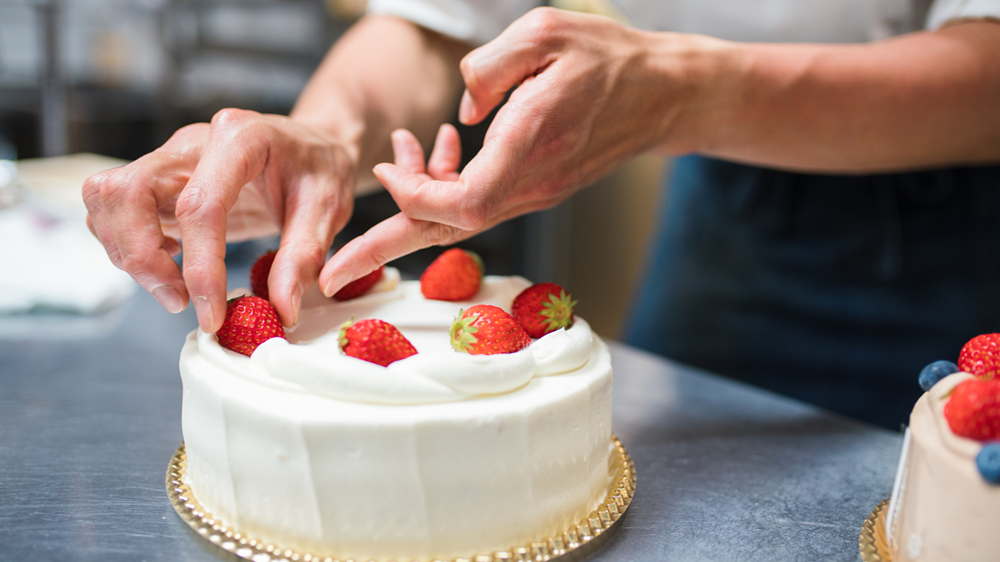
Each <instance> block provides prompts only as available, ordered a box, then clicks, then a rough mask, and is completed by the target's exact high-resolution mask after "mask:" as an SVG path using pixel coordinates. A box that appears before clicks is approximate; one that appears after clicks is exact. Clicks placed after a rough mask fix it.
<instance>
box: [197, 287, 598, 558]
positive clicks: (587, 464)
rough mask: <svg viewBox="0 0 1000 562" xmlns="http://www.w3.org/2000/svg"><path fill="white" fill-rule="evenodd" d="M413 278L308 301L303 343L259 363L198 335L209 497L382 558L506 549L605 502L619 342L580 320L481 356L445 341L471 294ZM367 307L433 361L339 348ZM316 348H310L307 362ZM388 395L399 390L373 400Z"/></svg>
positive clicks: (248, 525) (205, 493) (503, 293)
mask: <svg viewBox="0 0 1000 562" xmlns="http://www.w3.org/2000/svg"><path fill="white" fill-rule="evenodd" d="M527 284H528V282H527V281H525V280H523V279H520V278H489V277H488V278H486V282H485V283H484V289H483V290H482V291H481V294H479V295H477V298H476V299H475V302H477V303H478V302H484V301H485V302H488V301H493V302H491V304H493V303H494V302H495V303H498V304H497V305H498V306H501V307H506V308H508V309H509V306H510V301H511V300H512V299H513V297H514V296H516V294H517V292H519V291H520V288H519V287H521V288H523V287H524V286H527ZM389 285H392V284H391V283H390V284H389ZM415 285H416V284H415V283H412V284H407V283H398V282H397V285H396V286H383V287H381V289H380V290H379V291H376V292H375V294H373V295H367V296H365V297H361V299H359V301H361V302H357V303H353V302H347V303H325V304H323V305H321V306H317V307H312V308H308V309H306V310H304V311H303V313H302V315H301V317H302V321H301V322H300V325H299V326H297V327H296V328H295V330H292V331H290V333H289V341H290V342H291V343H286V342H283V341H277V340H271V341H269V342H267V343H266V344H265V345H262V346H261V347H260V348H258V350H257V351H256V352H255V353H254V357H253V358H252V359H250V358H247V357H244V356H238V355H237V354H231V355H229V353H231V352H227V351H226V350H224V349H222V348H219V347H218V344H217V342H213V341H212V338H211V336H208V335H205V334H195V333H192V335H190V336H189V337H188V340H187V342H186V343H185V345H184V349H183V351H182V354H181V374H182V378H183V381H184V403H183V430H184V438H185V445H186V449H187V456H188V478H189V484H190V485H191V487H192V490H193V491H194V493H195V495H196V497H197V498H198V499H199V501H200V502H201V503H202V505H203V506H205V507H206V508H207V509H208V510H209V511H210V512H211V513H213V514H214V515H216V516H218V517H220V518H221V519H222V520H223V521H224V522H225V523H226V524H227V525H231V526H233V527H235V528H237V529H241V530H243V531H244V532H246V533H252V534H254V535H256V536H259V537H262V538H264V539H265V540H269V541H272V542H275V543H277V544H285V545H290V546H294V547H296V548H300V549H303V550H305V551H312V552H316V553H319V552H333V553H336V554H338V555H340V556H342V557H344V558H346V557H353V558H355V559H376V560H388V559H394V558H398V559H410V558H450V557H455V556H462V555H469V554H474V553H485V552H492V551H494V550H502V549H505V548H509V547H511V546H513V545H515V544H521V543H525V542H529V541H531V540H534V539H537V538H541V537H543V536H545V535H546V534H552V533H555V532H557V531H559V530H562V529H563V528H565V527H567V526H569V525H570V524H572V523H574V522H576V521H577V520H579V519H581V518H582V517H584V516H585V515H587V514H588V513H589V512H590V511H591V510H593V509H594V508H595V507H596V506H597V504H598V503H599V502H600V500H601V499H602V498H603V495H604V493H605V491H606V489H607V486H608V484H609V483H610V478H611V475H610V474H609V470H608V466H609V460H610V458H611V452H612V449H611V382H612V375H611V361H610V354H609V353H608V349H607V346H606V345H605V344H604V343H603V342H601V341H600V340H599V339H598V338H596V336H593V334H592V333H591V332H590V328H589V326H587V325H586V323H585V322H583V321H578V322H577V323H576V324H575V325H574V326H573V327H572V328H570V329H569V330H561V331H559V332H555V333H553V334H549V335H548V336H545V337H543V338H540V339H539V340H537V341H535V342H533V343H532V344H531V346H529V347H528V348H527V349H525V350H523V351H522V352H518V353H515V354H511V355H520V357H517V358H500V360H499V361H490V360H489V359H490V357H485V358H474V359H476V361H475V364H473V363H469V362H467V361H466V360H467V359H468V358H469V357H468V356H464V357H463V356H461V354H458V353H456V352H454V351H452V350H450V348H448V344H447V326H448V325H449V324H450V321H451V319H453V318H454V317H455V315H456V313H457V310H458V309H459V308H461V307H463V306H464V305H465V304H467V303H444V302H439V301H426V300H425V299H422V297H419V287H415ZM414 291H416V292H415V293H414ZM418 297H419V298H418ZM362 299H368V300H367V301H362ZM424 305H426V306H424ZM351 314H354V315H355V317H356V318H358V319H360V318H365V317H378V318H380V319H383V320H386V321H388V322H391V323H393V324H395V325H396V326H397V327H399V328H400V330H401V331H402V332H403V333H404V334H405V335H406V337H407V338H408V339H410V341H411V342H413V344H414V346H415V347H416V348H417V349H418V352H419V353H418V354H417V355H415V356H413V357H411V358H408V359H404V360H401V361H397V362H396V363H393V365H390V368H382V367H378V366H375V365H372V364H368V363H365V362H363V361H360V360H356V359H353V358H350V357H345V356H343V355H340V354H339V353H338V351H339V350H336V348H335V347H333V346H332V345H331V341H330V338H331V335H330V332H331V331H336V328H337V327H339V324H340V322H342V321H343V320H344V319H346V318H347V317H349V316H350V315H351ZM324 327H325V330H324ZM551 336H556V337H551ZM546 338H550V340H549V341H550V342H551V343H545V342H546ZM442 339H443V340H444V341H441V340H442ZM334 341H335V339H334ZM272 342H274V343H272ZM540 343H541V344H543V345H540V346H539V345H538V344H540ZM213 345H214V347H213ZM536 346H537V347H536ZM216 348H217V349H216ZM206 349H208V350H210V351H209V352H208V353H205V350H206ZM292 350H294V351H292ZM303 350H305V351H307V352H308V355H310V356H308V357H305V358H303V357H296V356H295V354H296V353H297V352H302V351H303ZM216 351H219V352H224V353H221V354H219V353H216ZM262 351H264V353H261V352H262ZM258 354H259V355H260V356H258ZM421 355H423V356H424V358H423V360H422V361H423V362H422V363H421V362H411V363H414V364H415V365H413V366H406V368H402V369H396V370H395V371H396V372H393V373H390V374H392V375H393V376H395V377H396V379H394V382H393V381H390V383H385V384H383V383H381V382H380V383H378V384H376V385H369V386H368V387H365V388H363V389H362V390H361V391H358V390H357V389H356V387H355V386H351V384H350V381H351V379H356V378H363V377H366V376H370V375H371V371H370V370H368V367H369V366H370V367H371V368H373V369H381V372H380V374H383V375H384V374H385V373H389V372H390V371H393V369H392V368H391V367H392V366H394V365H397V364H400V363H405V362H407V361H409V359H413V358H417V357H421ZM234 356H235V357H234ZM456 356H458V358H457V359H456ZM316 357H320V358H322V357H326V358H327V359H329V360H330V361H329V363H330V364H333V365H338V367H337V368H338V369H339V368H340V367H339V366H342V365H344V363H342V362H341V360H343V359H349V360H351V361H358V362H360V363H364V365H363V366H362V367H361V369H360V370H358V371H350V373H351V374H350V376H342V375H338V374H336V373H334V374H331V373H330V370H329V365H324V364H322V362H317V361H314V359H315V358H316ZM493 358H494V359H495V358H496V357H495V356H494V357H493ZM567 358H568V359H567ZM504 360H507V362H505V361H504ZM296 362H297V363H296ZM289 364H295V365H296V367H295V368H294V369H292V368H289V367H288V365H289ZM346 364H347V365H348V368H350V369H353V368H354V366H351V362H350V361H349V362H347V363H346ZM303 365H305V367H303ZM510 365H515V367H511V366H510ZM404 366H405V365H404ZM493 367H496V368H495V369H494V368H493ZM310 369H312V372H311V373H306V374H304V375H303V372H305V371H309V370H310ZM475 369H480V371H481V372H479V375H478V376H477V377H470V376H468V373H469V372H470V370H471V371H472V372H475ZM376 376H378V375H376ZM338 377H339V378H340V379H344V380H342V381H340V382H336V381H335V382H336V384H332V385H331V384H329V383H328V382H324V381H328V379H331V378H333V379H338ZM397 379H398V380H397ZM344 381H347V387H346V388H347V390H344V385H343V384H341V383H343V382H344ZM400 381H404V382H402V383H401V382H400ZM414 381H418V382H414ZM383 382H384V381H383ZM404 383H409V384H410V386H415V385H424V387H426V386H428V385H429V383H433V384H436V385H439V387H437V388H435V391H440V392H441V393H442V394H441V395H437V396H434V399H433V400H426V399H424V397H425V395H421V394H419V392H418V393H417V394H416V395H417V399H414V398H413V396H414V392H413V391H412V389H411V388H410V387H407V386H405V384H404ZM425 383H426V384H425ZM400 385H403V386H400ZM331 387H332V388H331ZM386 389H388V391H389V392H395V393H396V395H395V398H391V399H385V398H379V397H378V396H376V397H375V399H373V398H372V394H373V393H375V392H376V391H385V390H386ZM401 389H402V390H401ZM425 390H426V388H424V389H423V390H420V392H424V391H425ZM400 397H402V398H400Z"/></svg>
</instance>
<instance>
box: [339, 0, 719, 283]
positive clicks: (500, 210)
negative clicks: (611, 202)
mask: <svg viewBox="0 0 1000 562" xmlns="http://www.w3.org/2000/svg"><path fill="white" fill-rule="evenodd" d="M664 37H665V36H664V35H663V34H660V35H653V34H648V33H644V32H640V31H636V30H633V29H628V28H626V27H624V26H621V25H619V24H617V23H615V22H614V21H612V20H610V19H607V18H603V17H598V16H588V15H582V14H575V13H570V12H563V11H559V10H553V9H549V8H539V9H536V10H533V11H532V12H530V13H529V14H527V15H525V16H524V17H522V18H521V19H519V20H517V21H516V22H514V23H513V24H512V25H511V26H510V27H509V28H507V30H505V31H504V32H503V33H502V34H501V35H500V36H499V37H498V38H497V39H495V40H494V41H492V42H490V43H488V44H487V45H484V46H483V47H480V48H479V49H476V50H474V51H472V52H471V53H469V54H468V55H467V56H466V57H465V58H464V59H463V60H462V64H461V70H462V75H463V78H464V80H465V83H466V88H467V89H466V92H465V94H464V96H463V98H462V102H461V106H460V110H459V117H460V119H461V121H463V122H464V123H468V124H473V123H478V122H480V121H482V120H483V119H484V118H485V117H486V116H487V115H488V114H489V112H490V111H492V109H493V108H494V107H496V106H497V104H499V103H500V102H501V101H503V98H504V96H505V94H506V92H507V91H508V90H510V89H511V88H512V87H514V86H517V89H516V90H514V91H513V93H512V94H511V96H510V99H509V100H508V102H507V103H506V104H505V105H504V106H503V107H502V108H501V109H500V111H499V112H498V113H497V116H496V118H495V119H494V121H493V123H492V124H491V125H490V128H489V131H488V132H487V134H486V138H485V141H484V144H483V148H482V150H481V151H480V152H479V154H477V155H476V157H475V158H474V159H473V160H472V161H471V162H470V163H469V164H468V165H467V166H466V167H465V169H464V170H463V171H462V173H461V175H460V176H459V177H457V178H456V177H453V176H454V174H436V172H435V170H434V163H433V162H432V163H431V166H430V169H429V170H428V173H426V174H425V173H423V169H422V165H421V166H418V165H416V163H415V162H414V161H413V160H412V154H413V150H412V146H411V147H409V148H407V147H405V146H403V145H404V144H406V145H409V144H412V143H410V142H409V141H408V140H406V139H404V138H403V134H402V133H397V136H399V137H400V138H399V139H397V138H396V137H394V139H393V141H394V142H393V148H394V150H395V151H396V153H397V162H396V164H395V165H393V164H379V165H378V166H376V167H375V169H374V171H375V174H376V176H377V177H378V178H379V180H380V181H381V182H382V184H383V185H384V186H385V187H386V189H388V190H389V192H390V193H391V194H392V196H393V199H395V201H396V203H397V204H398V205H399V207H400V209H401V211H402V214H401V215H398V216H396V217H392V218H390V219H388V220H387V221H385V222H384V223H382V224H380V225H378V226H376V227H375V228H373V229H372V230H371V231H369V232H367V233H366V234H364V235H363V236H361V237H358V238H356V239H355V240H352V241H351V242H350V243H348V244H347V245H346V246H345V247H344V248H342V249H341V250H340V251H339V252H337V254H335V255H334V256H333V257H332V258H331V259H330V261H329V262H327V264H326V266H325V267H324V268H323V272H322V273H321V275H320V287H322V288H323V291H324V293H326V294H328V295H329V294H332V293H334V292H335V291H337V290H338V289H339V288H340V287H342V286H343V285H344V284H346V283H348V282H349V281H351V280H352V279H356V278H358V277H360V276H361V275H364V274H365V273H367V272H369V271H372V270H374V269H375V268H377V267H378V266H379V265H381V264H383V263H385V262H386V261H389V260H392V259H394V258H396V257H399V256H402V255H405V254H407V253H410V252H412V251H415V250H418V249H420V248H424V247H427V246H430V245H446V244H451V243H454V242H456V241H459V240H462V239H464V238H468V237H469V236H471V235H473V234H475V233H477V232H481V231H483V230H486V229H488V228H490V227H492V226H494V225H496V224H497V223H499V222H502V221H504V220H507V219H510V218H513V217H515V216H518V215H522V214H525V213H528V212H532V211H537V210H541V209H545V208H548V207H552V206H555V205H557V204H558V203H560V202H561V201H563V200H564V199H566V198H567V197H569V196H570V195H571V194H572V193H573V192H575V191H576V190H577V189H579V188H581V187H583V186H584V185H587V184H589V183H592V182H593V181H595V180H597V179H599V178H600V177H602V176H604V175H606V174H607V173H609V172H611V171H612V170H613V169H614V168H616V167H617V166H619V165H621V164H622V163H624V162H625V161H626V160H627V159H629V158H631V157H633V156H635V155H637V154H639V153H641V152H644V151H647V150H649V149H651V148H654V147H657V146H658V145H660V144H661V143H662V139H663V138H664V136H665V134H666V133H667V131H668V130H671V128H672V127H676V126H678V123H679V122H680V121H682V120H679V119H677V117H678V113H680V112H681V108H683V107H684V106H685V105H684V104H683V103H681V102H686V101H687V100H690V99H694V98H695V97H696V96H697V92H696V91H695V88H693V87H691V86H690V82H685V81H682V80H678V79H677V77H676V75H677V74H678V72H677V70H678V68H680V66H681V65H680V63H677V62H676V61H677V60H679V59H682V58H683V57H684V56H685V55H686V54H687V53H688V52H689V51H691V52H693V51H695V49H694V45H693V44H692V42H696V43H697V46H698V47H699V48H701V47H703V45H702V43H709V44H711V43H712V42H713V41H714V40H712V39H709V38H704V37H699V36H686V35H680V36H676V37H672V39H673V40H671V41H664ZM664 51H667V52H668V53H667V55H668V56H667V57H664ZM665 59H666V60H673V61H675V63H674V66H675V67H677V68H664V63H663V62H662V61H663V60H665ZM450 134H451V133H447V135H450ZM442 140H447V139H442V138H441V137H440V136H439V139H438V142H439V143H440V142H441V141H442ZM400 150H403V151H407V152H409V153H411V156H405V157H404V158H403V160H404V162H405V163H400Z"/></svg>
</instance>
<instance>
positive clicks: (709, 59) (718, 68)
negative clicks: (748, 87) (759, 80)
mask: <svg viewBox="0 0 1000 562" xmlns="http://www.w3.org/2000/svg"><path fill="white" fill-rule="evenodd" d="M650 35H651V39H650V41H651V46H650V50H649V56H650V63H649V64H651V66H652V68H653V72H654V73H655V74H656V75H658V76H659V81H660V84H661V90H660V91H661V92H662V94H661V95H660V96H659V98H658V100H659V106H658V110H657V115H658V119H657V123H658V130H657V134H658V136H657V138H656V142H655V144H656V150H657V151H659V152H664V153H667V154H686V153H691V152H710V151H712V150H713V149H714V148H715V147H717V146H719V145H720V144H721V143H723V142H725V139H726V138H727V136H728V135H729V130H731V129H732V128H733V127H734V124H735V117H736V116H737V115H738V114H739V112H740V106H741V103H742V98H743V96H744V91H743V84H744V83H745V77H746V75H747V74H748V70H749V66H750V61H749V57H748V56H747V53H746V52H745V50H744V49H743V45H742V44H740V43H734V42H731V41H723V40H721V39H715V38H712V37H708V36H704V35H695V34H684V33H670V32H665V33H653V34H650Z"/></svg>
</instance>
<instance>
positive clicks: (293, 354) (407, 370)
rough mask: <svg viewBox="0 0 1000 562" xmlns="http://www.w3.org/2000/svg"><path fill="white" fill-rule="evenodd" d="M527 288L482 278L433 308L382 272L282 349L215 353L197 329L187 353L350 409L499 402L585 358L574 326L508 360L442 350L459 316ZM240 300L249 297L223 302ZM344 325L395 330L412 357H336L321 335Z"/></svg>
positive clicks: (587, 341)
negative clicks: (476, 287) (372, 324)
mask: <svg viewBox="0 0 1000 562" xmlns="http://www.w3.org/2000/svg"><path fill="white" fill-rule="evenodd" d="M530 284H531V283H530V282H529V281H528V280H526V279H524V278H522V277H496V276H487V277H485V278H484V279H483V285H482V287H481V288H480V291H479V293H477V295H476V297H475V298H474V300H470V301H465V302H458V303H453V302H445V301H434V300H427V299H424V298H423V297H422V296H421V295H420V286H419V284H418V283H405V284H404V283H401V282H400V281H399V273H398V271H396V270H395V269H393V268H387V269H386V274H385V275H384V276H383V279H382V280H381V281H380V283H379V284H378V285H376V286H375V287H374V288H373V290H372V291H371V292H370V293H369V294H367V295H365V296H363V297H360V298H358V299H355V300H351V301H345V302H337V301H333V300H327V301H326V302H325V303H323V304H319V305H316V306H312V307H308V308H305V309H304V310H303V311H302V313H301V314H300V318H301V320H300V323H299V325H297V326H295V328H293V329H290V330H289V331H288V340H283V339H280V338H273V339H270V340H268V341H266V342H264V343H263V344H261V345H260V346H259V347H258V348H257V349H256V351H254V353H253V355H252V356H251V357H249V358H248V357H246V356H244V355H242V354H239V353H236V352H233V351H230V350H228V349H225V348H223V347H222V346H221V345H219V342H218V339H216V337H215V335H214V334H207V333H205V332H202V331H201V330H198V334H197V346H198V351H199V352H200V354H201V356H202V357H203V358H204V359H206V360H207V361H208V362H209V363H211V364H212V365H213V366H215V367H216V368H218V369H222V370H224V371H226V372H229V373H231V374H234V375H237V376H242V377H248V378H250V379H253V380H255V381H257V382H262V383H265V384H273V385H276V386H278V387H280V388H282V389H284V390H297V391H300V392H309V393H314V394H318V395H321V396H325V397H328V398H336V399H340V400H348V401H352V402H368V403H373V404H424V403H435V402H451V401H455V400H463V399H466V398H470V397H473V396H481V395H489V394H501V393H505V392H510V391H512V390H515V389H517V388H519V387H521V386H524V385H525V384H526V383H527V382H528V381H530V380H531V379H532V378H534V377H541V376H550V375H558V374H560V373H566V372H570V371H573V370H576V369H579V368H580V367H582V366H583V365H584V364H586V362H587V360H588V359H589V357H590V350H591V348H592V346H593V343H594V342H593V339H594V337H593V332H592V331H591V329H590V326H589V325H588V324H587V322H586V321H584V320H582V319H579V318H577V319H576V321H575V322H574V324H573V326H572V327H571V328H569V329H561V330H557V331H555V332H552V333H550V334H546V335H545V336H543V337H541V338H539V339H537V340H535V341H533V342H532V343H531V345H529V346H528V347H526V348H525V349H522V350H521V351H518V352H516V353H508V354H499V355H470V354H468V353H461V352H457V351H455V350H453V349H452V348H451V345H450V342H449V339H448V328H449V327H450V326H451V324H452V322H453V321H454V320H455V318H456V317H457V316H458V313H459V311H460V310H461V309H463V308H468V307H469V306H472V305H474V304H480V303H484V304H492V305H494V306H500V307H502V308H509V306H510V303H511V302H512V301H513V299H514V297H515V296H516V295H517V294H518V293H520V292H521V291H522V290H524V289H525V288H527V287H528V286H530ZM241 294H249V291H246V290H245V289H237V290H236V291H233V292H231V293H230V295H241ZM404 303H405V304H404ZM352 317H353V318H354V319H355V320H356V321H357V320H362V319H365V318H378V319H380V320H383V321H386V322H389V323H390V324H393V325H395V326H396V327H397V328H399V330H400V332H402V333H403V335H404V336H405V337H406V338H407V339H409V340H410V342H411V343H412V344H413V345H414V347H415V348H416V349H417V354H416V355H412V356H410V357H407V358H405V359H402V360H399V361H396V362H394V363H392V364H390V365H389V366H388V367H382V366H380V365H376V364H374V363H369V362H368V361H364V360H362V359H357V358H354V357H350V356H348V355H344V354H343V353H342V352H341V351H340V347H339V342H338V338H339V329H331V328H330V327H331V326H333V327H338V326H340V325H341V324H342V323H343V322H345V321H348V320H350V319H351V318H352Z"/></svg>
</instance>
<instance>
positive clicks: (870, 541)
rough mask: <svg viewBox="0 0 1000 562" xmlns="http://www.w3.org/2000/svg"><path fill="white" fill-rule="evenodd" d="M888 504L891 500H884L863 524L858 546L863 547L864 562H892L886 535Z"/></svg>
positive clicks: (862, 556) (862, 557)
mask: <svg viewBox="0 0 1000 562" xmlns="http://www.w3.org/2000/svg"><path fill="white" fill-rule="evenodd" d="M888 506H889V500H882V503H880V504H878V505H877V506H875V509H873V510H872V513H871V515H869V516H868V519H866V520H865V524H864V525H862V526H861V536H860V537H858V546H859V547H860V548H861V559H862V560H863V561H864V562H892V557H891V556H890V555H889V541H888V539H887V537H886V536H885V517H886V514H885V512H886V509H888Z"/></svg>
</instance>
